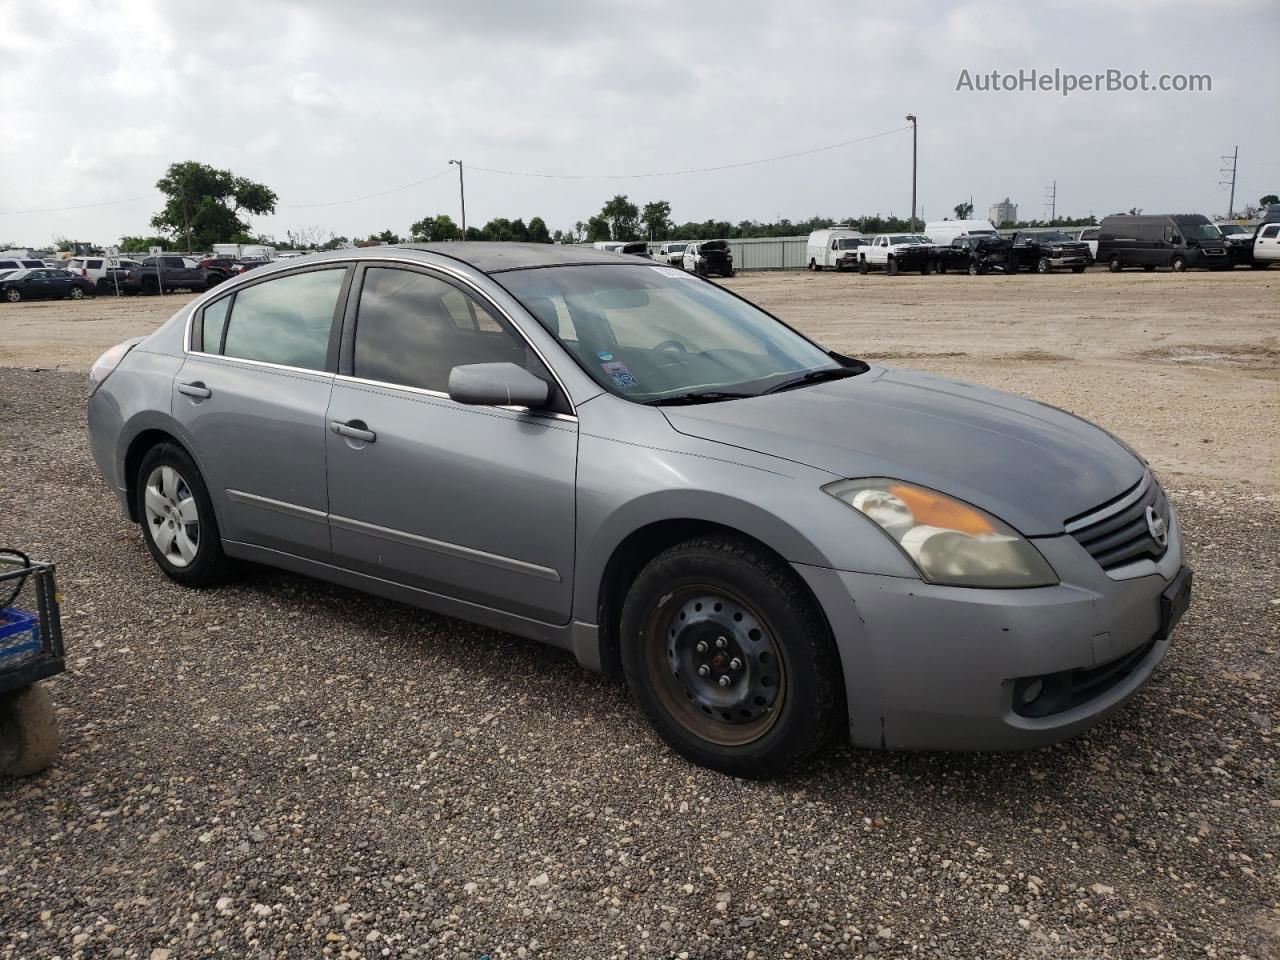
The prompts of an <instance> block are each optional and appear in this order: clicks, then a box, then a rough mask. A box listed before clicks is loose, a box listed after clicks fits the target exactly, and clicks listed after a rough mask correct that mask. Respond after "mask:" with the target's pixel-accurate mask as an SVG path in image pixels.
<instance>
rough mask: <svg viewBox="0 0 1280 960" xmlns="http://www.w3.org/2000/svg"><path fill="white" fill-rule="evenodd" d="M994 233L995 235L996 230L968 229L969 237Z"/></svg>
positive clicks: (987, 235)
mask: <svg viewBox="0 0 1280 960" xmlns="http://www.w3.org/2000/svg"><path fill="white" fill-rule="evenodd" d="M995 235H996V232H995V231H994V230H970V231H969V236H971V237H994V236H995Z"/></svg>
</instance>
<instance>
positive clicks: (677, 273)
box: [649, 267, 693, 280]
mask: <svg viewBox="0 0 1280 960" xmlns="http://www.w3.org/2000/svg"><path fill="white" fill-rule="evenodd" d="M649 269H650V270H657V271H658V273H660V274H662V275H663V276H664V277H680V278H681V279H683V280H689V279H692V277H693V274H691V273H686V272H685V271H683V270H677V269H676V268H675V267H650V268H649Z"/></svg>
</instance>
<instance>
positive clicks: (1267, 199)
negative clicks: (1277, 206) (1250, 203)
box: [1258, 193, 1280, 207]
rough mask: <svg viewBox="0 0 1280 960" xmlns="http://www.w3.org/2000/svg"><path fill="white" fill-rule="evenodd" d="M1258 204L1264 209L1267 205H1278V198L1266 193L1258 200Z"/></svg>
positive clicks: (1279, 198)
mask: <svg viewBox="0 0 1280 960" xmlns="http://www.w3.org/2000/svg"><path fill="white" fill-rule="evenodd" d="M1258 203H1260V204H1262V206H1264V207H1265V206H1267V205H1268V204H1272V203H1280V197H1277V196H1276V195H1275V194H1274V193H1268V194H1267V195H1266V196H1265V197H1263V198H1262V199H1261V200H1259V201H1258Z"/></svg>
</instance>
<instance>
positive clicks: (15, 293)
mask: <svg viewBox="0 0 1280 960" xmlns="http://www.w3.org/2000/svg"><path fill="white" fill-rule="evenodd" d="M4 298H5V299H6V300H8V301H9V302H10V303H17V302H18V301H19V300H21V299H22V291H21V290H15V289H14V288H13V287H10V288H9V289H8V290H6V291H5V292H4Z"/></svg>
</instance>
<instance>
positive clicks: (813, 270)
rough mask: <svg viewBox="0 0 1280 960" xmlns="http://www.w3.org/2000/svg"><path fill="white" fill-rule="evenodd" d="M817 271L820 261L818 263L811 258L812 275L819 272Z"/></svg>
mask: <svg viewBox="0 0 1280 960" xmlns="http://www.w3.org/2000/svg"><path fill="white" fill-rule="evenodd" d="M817 269H818V261H817V260H815V259H813V257H810V258H809V272H810V273H815V272H817Z"/></svg>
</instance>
